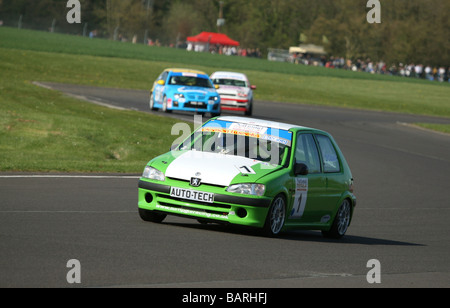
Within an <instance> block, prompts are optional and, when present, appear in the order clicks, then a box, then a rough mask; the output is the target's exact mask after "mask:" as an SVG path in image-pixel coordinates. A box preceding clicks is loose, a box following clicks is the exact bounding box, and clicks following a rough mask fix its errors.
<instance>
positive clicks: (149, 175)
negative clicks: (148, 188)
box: [142, 166, 166, 181]
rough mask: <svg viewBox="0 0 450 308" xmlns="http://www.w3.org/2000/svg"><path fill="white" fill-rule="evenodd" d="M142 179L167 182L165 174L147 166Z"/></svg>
mask: <svg viewBox="0 0 450 308" xmlns="http://www.w3.org/2000/svg"><path fill="white" fill-rule="evenodd" d="M142 177H143V178H146V179H151V180H158V181H165V180H166V177H165V176H164V173H162V172H161V171H159V170H158V169H155V168H153V167H150V166H146V167H145V169H144V172H143V173H142Z"/></svg>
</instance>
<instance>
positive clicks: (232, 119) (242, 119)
mask: <svg viewBox="0 0 450 308" xmlns="http://www.w3.org/2000/svg"><path fill="white" fill-rule="evenodd" d="M217 120H222V121H229V122H236V123H243V124H251V125H259V126H264V127H270V128H277V129H282V130H292V131H300V130H315V131H321V130H318V129H315V128H310V127H306V126H300V125H294V124H287V123H282V122H274V121H268V120H261V119H254V118H245V117H235V116H222V117H218V118H217Z"/></svg>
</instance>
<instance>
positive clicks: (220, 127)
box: [181, 120, 292, 165]
mask: <svg viewBox="0 0 450 308" xmlns="http://www.w3.org/2000/svg"><path fill="white" fill-rule="evenodd" d="M291 142H292V133H291V132H289V131H286V130H280V129H276V128H270V127H264V126H258V125H250V124H244V123H236V122H228V121H221V120H212V121H210V122H208V123H206V124H205V125H204V126H203V127H201V128H200V129H199V130H197V131H196V132H195V133H194V134H193V135H192V136H191V138H190V139H188V140H187V142H185V143H184V144H183V145H182V147H181V149H189V150H194V151H202V152H212V153H220V154H225V155H234V156H243V157H247V158H250V159H255V160H259V161H263V162H267V163H271V164H275V165H280V164H281V163H282V161H283V158H284V157H285V155H286V154H287V152H288V149H289V148H290V147H291Z"/></svg>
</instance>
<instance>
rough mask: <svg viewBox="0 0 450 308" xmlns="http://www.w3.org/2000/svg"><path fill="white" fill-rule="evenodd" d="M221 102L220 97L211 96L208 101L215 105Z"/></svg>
mask: <svg viewBox="0 0 450 308" xmlns="http://www.w3.org/2000/svg"><path fill="white" fill-rule="evenodd" d="M218 101H219V97H218V96H211V97H210V98H209V99H208V103H209V104H215V103H217V102H218Z"/></svg>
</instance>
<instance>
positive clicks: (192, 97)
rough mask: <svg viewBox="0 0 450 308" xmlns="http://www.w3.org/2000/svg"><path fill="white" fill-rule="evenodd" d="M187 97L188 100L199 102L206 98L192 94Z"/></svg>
mask: <svg viewBox="0 0 450 308" xmlns="http://www.w3.org/2000/svg"><path fill="white" fill-rule="evenodd" d="M187 97H188V99H190V100H201V101H203V100H205V98H206V96H204V95H194V94H189V95H188V96H187Z"/></svg>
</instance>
